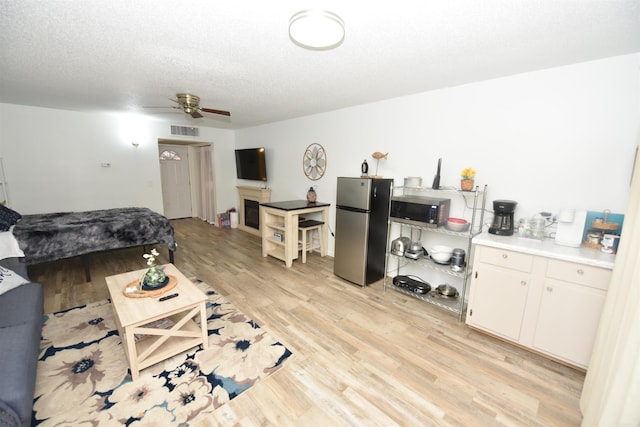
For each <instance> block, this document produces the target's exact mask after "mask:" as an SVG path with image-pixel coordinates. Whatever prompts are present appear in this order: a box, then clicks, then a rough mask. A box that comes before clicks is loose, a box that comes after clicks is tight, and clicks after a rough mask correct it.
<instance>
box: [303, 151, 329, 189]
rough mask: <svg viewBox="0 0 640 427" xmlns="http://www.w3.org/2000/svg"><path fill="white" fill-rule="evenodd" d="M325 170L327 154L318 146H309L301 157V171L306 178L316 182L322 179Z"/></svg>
mask: <svg viewBox="0 0 640 427" xmlns="http://www.w3.org/2000/svg"><path fill="white" fill-rule="evenodd" d="M326 168H327V153H326V152H325V151H324V148H323V147H322V145H320V144H315V143H314V144H310V145H309V146H308V147H307V149H306V150H305V152H304V156H303V157H302V169H303V170H304V174H305V175H306V176H307V178H309V179H311V180H313V181H316V180H318V179H320V178H322V175H324V171H325V169H326Z"/></svg>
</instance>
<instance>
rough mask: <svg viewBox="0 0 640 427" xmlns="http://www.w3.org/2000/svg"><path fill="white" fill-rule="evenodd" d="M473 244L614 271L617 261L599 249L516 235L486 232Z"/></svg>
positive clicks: (475, 238)
mask: <svg viewBox="0 0 640 427" xmlns="http://www.w3.org/2000/svg"><path fill="white" fill-rule="evenodd" d="M473 243H474V244H477V245H483V246H491V247H494V248H500V249H507V250H511V251H517V252H523V253H527V254H531V255H538V256H543V257H547V258H553V259H559V260H564V261H571V262H578V263H581V264H586V265H592V266H595V267H602V268H608V269H613V264H614V262H615V259H616V256H615V255H614V254H607V253H604V252H602V251H600V250H598V249H591V248H587V247H585V246H580V247H578V248H571V247H569V246H561V245H558V244H556V243H555V241H554V240H553V239H544V240H538V239H529V238H526V237H518V236H517V235H516V234H514V235H513V236H496V235H495V234H489V233H486V232H485V233H482V234H479V235H477V236H476V237H474V238H473Z"/></svg>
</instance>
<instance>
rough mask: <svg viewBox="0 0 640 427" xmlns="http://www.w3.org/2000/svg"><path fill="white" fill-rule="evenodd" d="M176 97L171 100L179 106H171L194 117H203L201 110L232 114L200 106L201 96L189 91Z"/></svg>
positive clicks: (224, 114)
mask: <svg viewBox="0 0 640 427" xmlns="http://www.w3.org/2000/svg"><path fill="white" fill-rule="evenodd" d="M176 98H178V99H171V98H169V100H170V101H173V102H175V103H176V104H178V106H176V107H170V108H176V109H180V110H182V111H184V112H185V113H187V114H189V115H190V116H191V117H193V118H194V119H199V118H200V117H203V116H202V114H201V112H204V113H212V114H220V115H222V116H231V113H230V112H228V111H224V110H214V109H212V108H204V107H200V97H199V96H196V95H191V94H189V93H178V94H176ZM147 108H165V107H147Z"/></svg>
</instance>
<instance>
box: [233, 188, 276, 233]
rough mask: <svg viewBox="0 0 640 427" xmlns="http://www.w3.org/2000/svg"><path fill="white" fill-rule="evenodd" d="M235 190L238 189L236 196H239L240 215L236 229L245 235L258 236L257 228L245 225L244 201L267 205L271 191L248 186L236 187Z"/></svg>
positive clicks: (258, 230)
mask: <svg viewBox="0 0 640 427" xmlns="http://www.w3.org/2000/svg"><path fill="white" fill-rule="evenodd" d="M236 188H237V189H238V195H239V196H240V215H239V216H238V228H239V229H240V230H242V231H246V232H247V233H251V234H255V235H256V236H260V229H259V228H258V229H255V228H253V227H250V226H247V225H246V224H245V212H244V201H245V199H246V200H253V201H255V202H258V203H268V202H270V201H271V189H269V188H260V187H249V186H243V185H238V186H236ZM258 218H260V215H258ZM258 221H259V219H258Z"/></svg>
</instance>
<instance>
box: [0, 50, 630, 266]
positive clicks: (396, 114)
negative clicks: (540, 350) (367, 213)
mask: <svg viewBox="0 0 640 427" xmlns="http://www.w3.org/2000/svg"><path fill="white" fill-rule="evenodd" d="M639 64H640V54H634V55H626V56H620V57H615V58H609V59H605V60H600V61H593V62H588V63H582V64H575V65H571V66H567V67H561V68H554V69H547V70H542V71H537V72H531V73H526V74H520V75H515V76H511V77H505V78H501V79H495V80H490V81H484V82H479V83H474V84H468V85H464V86H459V87H454V88H448V89H442V90H437V91H431V92H425V93H420V94H415V95H412V96H407V97H402V98H395V99H391V100H387V101H382V102H378V103H372V104H367V105H361V106H356V107H352V108H347V109H343V110H337V111H332V112H328V113H324V114H318V115H314V116H308V117H303V118H298V119H293V120H287V121H282V122H278V123H273V124H269V125H264V126H259V127H254V128H248V129H242V130H238V131H235V132H234V131H230V130H222V129H213V128H206V127H203V126H199V127H200V131H201V137H200V138H198V139H197V140H198V141H202V142H211V143H213V145H214V161H215V168H216V170H215V174H216V193H217V194H216V199H217V210H218V211H224V210H226V209H228V208H230V207H236V208H238V198H237V191H236V188H235V187H236V185H238V184H242V185H256V186H259V185H260V184H259V183H255V182H252V181H240V182H238V180H236V178H235V160H234V155H233V149H234V148H236V147H238V148H247V147H255V146H265V147H266V148H267V150H268V151H267V168H268V174H269V183H268V184H269V186H270V187H271V188H272V200H274V201H276V200H288V199H303V198H305V195H306V192H307V190H308V188H309V186H310V185H314V186H317V188H316V191H317V192H318V199H319V200H321V201H327V202H330V203H332V204H334V203H335V184H336V177H338V176H357V175H359V174H360V164H361V163H362V161H363V160H364V159H367V161H368V162H369V164H370V171H371V172H375V161H374V160H373V159H372V158H371V153H373V152H374V151H382V152H387V151H388V152H389V153H390V154H389V159H388V160H382V161H380V166H379V171H378V172H379V174H380V175H383V176H385V177H388V178H394V179H395V180H396V184H397V185H399V184H402V182H403V178H404V177H406V176H422V177H423V182H424V184H425V185H430V183H431V180H432V178H433V175H434V173H435V168H436V162H437V159H438V158H439V157H442V159H443V176H442V180H441V185H442V186H452V187H457V186H458V185H459V172H460V170H462V169H463V168H465V167H468V166H471V167H473V168H475V169H476V170H477V171H478V175H477V183H478V184H480V185H484V184H487V185H488V186H489V205H488V207H489V208H490V207H491V206H490V202H491V201H492V200H494V199H514V200H516V201H518V208H517V211H516V218H519V217H527V216H531V215H533V214H535V213H537V212H540V211H543V210H544V211H550V212H557V211H558V210H559V209H560V208H561V207H565V206H569V207H582V208H586V209H589V210H603V209H611V211H613V212H624V211H625V209H626V205H627V199H628V192H629V179H630V174H631V167H632V165H631V158H632V155H633V152H634V150H635V146H636V138H637V135H638V131H639V120H638V119H639V117H640V106H639V104H640V84H639V81H640V78H639V74H638V69H639ZM170 124H180V123H175V121H171V122H170V121H168V120H166V119H165V120H160V119H155V118H151V117H133V118H132V117H131V116H129V115H124V114H98V113H78V112H71V111H62V110H54V109H45V108H36V107H25V106H18V105H9V104H0V155H1V156H2V157H4V161H5V168H6V170H7V179H8V181H9V190H10V197H11V201H12V205H13V207H14V208H15V209H16V210H18V211H19V212H21V213H25V214H28V213H40V212H52V211H69V210H84V209H100V208H107V207H120V206H146V207H149V208H151V209H154V210H156V211H158V212H162V195H161V188H160V172H159V164H158V161H157V144H156V141H157V139H158V138H171V135H170V130H169V125H170ZM190 124H191V125H193V123H190ZM134 138H135V139H137V140H138V141H139V142H140V144H141V145H140V147H139V148H138V149H137V150H135V149H134V148H133V147H132V146H131V140H132V139H134ZM183 139H187V138H183ZM311 143H319V144H322V145H323V146H324V148H325V149H326V151H327V155H328V167H327V171H326V173H325V176H324V177H322V178H321V179H320V180H318V181H310V180H309V179H307V178H306V177H305V176H304V173H303V171H302V155H303V153H304V150H305V148H306V147H307V146H308V145H309V144H311ZM102 162H110V163H111V165H112V166H111V168H101V167H100V163H102ZM334 214H335V210H334V208H333V207H332V209H331V224H330V225H331V227H332V229H333V226H334ZM454 214H458V213H454ZM329 252H330V253H331V254H332V253H333V239H330V250H329Z"/></svg>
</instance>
